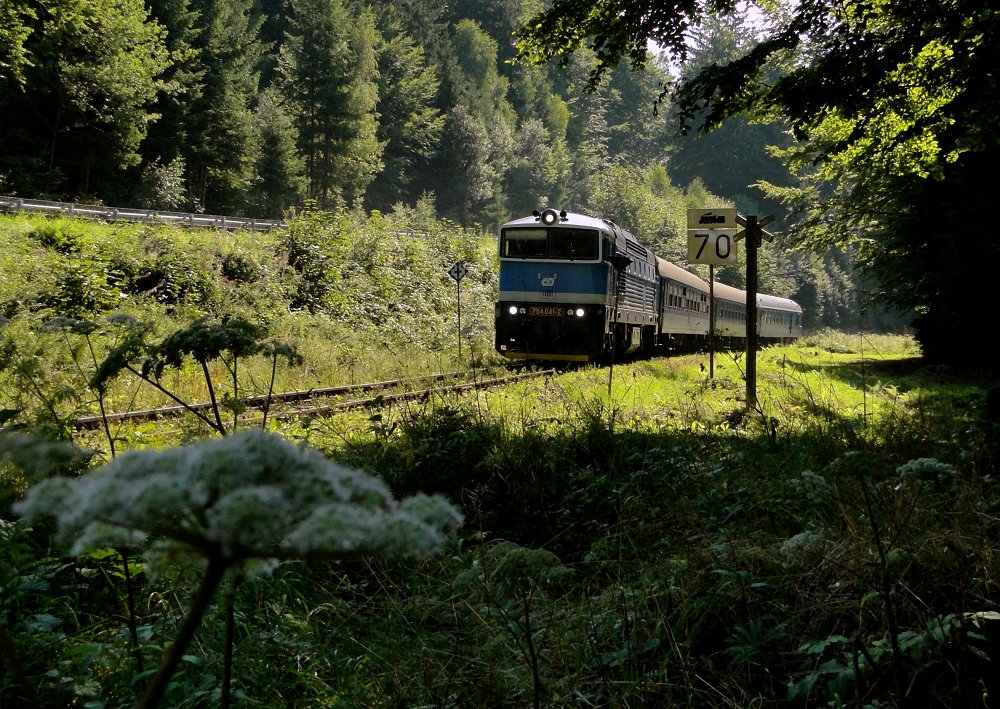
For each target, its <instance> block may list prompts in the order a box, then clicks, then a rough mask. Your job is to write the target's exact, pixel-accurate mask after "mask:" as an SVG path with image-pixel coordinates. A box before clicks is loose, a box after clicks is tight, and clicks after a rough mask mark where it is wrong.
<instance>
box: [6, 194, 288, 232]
mask: <svg viewBox="0 0 1000 709" xmlns="http://www.w3.org/2000/svg"><path fill="white" fill-rule="evenodd" d="M0 212H7V213H11V214H20V213H29V214H61V215H64V216H69V217H73V218H76V219H95V220H100V221H108V222H115V221H127V222H150V223H160V224H176V225H178V226H185V227H199V228H203V229H226V230H230V231H238V230H241V229H244V230H247V231H272V230H274V229H281V228H283V227H284V226H285V223H284V222H283V221H281V220H278V219H252V218H251V219H248V218H243V217H224V216H220V215H214V214H190V213H187V212H161V211H159V210H155V209H134V208H130V207H104V206H100V205H86V204H75V203H73V202H49V201H46V200H42V199H24V198H23V197H4V196H0Z"/></svg>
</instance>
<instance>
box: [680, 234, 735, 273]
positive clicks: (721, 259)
mask: <svg viewBox="0 0 1000 709" xmlns="http://www.w3.org/2000/svg"><path fill="white" fill-rule="evenodd" d="M735 236H736V229H690V230H688V263H703V264H710V265H718V264H726V263H736V240H735Z"/></svg>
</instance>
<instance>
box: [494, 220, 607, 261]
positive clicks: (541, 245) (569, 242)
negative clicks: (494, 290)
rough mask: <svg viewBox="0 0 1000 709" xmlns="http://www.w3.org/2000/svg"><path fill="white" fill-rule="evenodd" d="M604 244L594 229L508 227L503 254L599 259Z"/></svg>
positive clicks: (544, 257) (574, 259) (501, 247)
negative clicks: (601, 244)
mask: <svg viewBox="0 0 1000 709" xmlns="http://www.w3.org/2000/svg"><path fill="white" fill-rule="evenodd" d="M600 243H601V242H600V237H599V236H598V233H597V231H596V230H594V229H538V228H528V229H504V230H503V233H502V235H501V240H500V257H501V258H522V259H568V260H571V261H576V260H582V261H596V260H597V259H599V258H600Z"/></svg>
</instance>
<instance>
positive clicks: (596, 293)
mask: <svg viewBox="0 0 1000 709" xmlns="http://www.w3.org/2000/svg"><path fill="white" fill-rule="evenodd" d="M498 248H499V260H500V298H499V300H498V301H497V303H496V311H495V325H496V330H495V332H496V342H495V346H496V350H497V351H498V352H499V353H500V354H501V355H503V356H504V357H507V358H509V359H513V360H542V361H553V362H560V361H562V362H588V361H594V362H600V361H604V360H606V359H608V358H609V357H610V356H612V355H615V356H618V355H625V354H628V353H641V354H653V353H654V352H657V351H671V350H690V349H696V348H698V347H700V346H703V345H706V344H707V343H708V341H709V331H710V329H711V323H712V314H711V313H710V310H709V306H710V302H713V303H714V305H715V331H714V337H715V339H716V342H718V343H719V344H720V346H721V345H725V346H730V347H733V346H738V345H739V343H740V342H741V341H744V342H745V338H746V327H747V308H746V302H747V295H746V292H745V291H741V290H740V289H738V288H733V287H732V286H727V285H725V284H722V283H719V282H714V283H713V284H712V287H711V290H710V286H709V283H708V281H706V280H704V279H702V278H701V277H699V276H698V275H696V274H694V273H691V272H689V271H687V270H685V269H684V268H681V267H680V266H678V265H676V264H674V263H671V262H669V261H667V260H665V259H663V258H660V257H658V256H657V255H656V254H654V253H653V252H652V251H651V250H650V249H648V248H646V247H645V246H643V245H642V244H640V243H639V241H638V240H637V239H636V238H635V236H634V235H632V234H631V233H630V232H628V231H627V230H625V229H623V228H622V227H621V226H619V225H618V224H615V223H614V222H613V221H611V220H609V219H601V218H599V217H593V216H589V215H586V214H577V213H572V212H566V211H557V210H555V209H545V210H542V211H535V212H534V213H533V214H532V215H531V216H527V217H523V218H521V219H515V220H513V221H510V222H507V223H506V224H504V225H503V226H502V227H501V228H500V234H499V243H498ZM710 294H711V296H712V297H711V298H710ZM801 334H802V308H801V307H799V305H798V304H797V303H796V302H795V301H793V300H790V299H788V298H779V297H776V296H771V295H762V294H758V295H757V337H758V342H759V343H760V344H773V343H776V342H785V341H789V340H792V339H795V338H797V337H800V336H801Z"/></svg>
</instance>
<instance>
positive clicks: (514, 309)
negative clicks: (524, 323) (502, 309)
mask: <svg viewBox="0 0 1000 709" xmlns="http://www.w3.org/2000/svg"><path fill="white" fill-rule="evenodd" d="M507 312H508V313H510V314H511V315H517V306H516V305H512V306H510V307H509V308H507Z"/></svg>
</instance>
